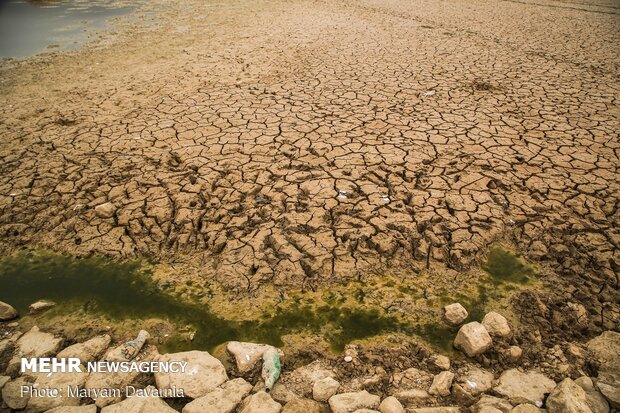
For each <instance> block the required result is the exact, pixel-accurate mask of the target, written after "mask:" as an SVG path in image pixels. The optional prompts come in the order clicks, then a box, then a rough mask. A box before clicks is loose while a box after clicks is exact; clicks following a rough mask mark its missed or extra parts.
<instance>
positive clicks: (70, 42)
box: [0, 0, 135, 58]
mask: <svg viewBox="0 0 620 413" xmlns="http://www.w3.org/2000/svg"><path fill="white" fill-rule="evenodd" d="M132 3H133V5H132ZM134 8H135V2H130V1H119V0H56V1H54V0H48V1H45V0H38V1H37V0H0V57H17V58H19V57H26V56H30V55H33V54H36V53H40V52H43V51H45V50H46V49H48V48H56V47H58V48H60V49H64V50H74V49H77V48H79V47H81V46H82V45H83V44H84V43H85V42H86V41H87V40H88V39H89V36H90V35H91V34H92V33H93V32H94V31H95V30H101V29H103V28H105V26H106V24H107V22H108V21H109V19H110V18H112V17H117V16H122V15H125V14H127V13H129V12H130V11H132V10H133V9H134Z"/></svg>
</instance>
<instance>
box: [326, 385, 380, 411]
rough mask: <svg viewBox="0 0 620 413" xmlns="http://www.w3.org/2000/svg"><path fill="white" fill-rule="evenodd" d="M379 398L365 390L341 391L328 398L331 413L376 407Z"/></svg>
mask: <svg viewBox="0 0 620 413" xmlns="http://www.w3.org/2000/svg"><path fill="white" fill-rule="evenodd" d="M380 401H381V398H380V397H379V396H375V395H374V394H370V393H368V392H367V391H366V390H363V391H359V392H351V393H342V394H337V395H335V396H332V397H331V398H330V399H329V407H330V408H331V409H332V412H333V413H351V412H353V411H355V410H358V409H376V408H377V407H379V402H380Z"/></svg>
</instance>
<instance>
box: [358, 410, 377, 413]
mask: <svg viewBox="0 0 620 413" xmlns="http://www.w3.org/2000/svg"><path fill="white" fill-rule="evenodd" d="M353 413H381V412H380V411H378V410H372V409H357V410H356V411H354V412H353Z"/></svg>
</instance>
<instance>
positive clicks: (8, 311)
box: [0, 301, 17, 321]
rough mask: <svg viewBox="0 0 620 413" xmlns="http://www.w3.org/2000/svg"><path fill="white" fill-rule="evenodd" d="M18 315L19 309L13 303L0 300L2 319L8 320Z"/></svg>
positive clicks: (0, 318)
mask: <svg viewBox="0 0 620 413" xmlns="http://www.w3.org/2000/svg"><path fill="white" fill-rule="evenodd" d="M15 317H17V310H16V309H14V308H13V307H12V306H11V305H9V304H7V303H5V302H3V301H0V321H8V320H12V319H14V318H15Z"/></svg>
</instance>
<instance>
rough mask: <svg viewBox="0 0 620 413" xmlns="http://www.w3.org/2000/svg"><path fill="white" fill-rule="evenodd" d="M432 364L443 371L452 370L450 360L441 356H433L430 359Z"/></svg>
mask: <svg viewBox="0 0 620 413" xmlns="http://www.w3.org/2000/svg"><path fill="white" fill-rule="evenodd" d="M430 362H431V363H432V364H433V365H434V366H435V367H437V368H439V369H441V370H450V359H449V358H448V357H446V356H443V355H441V354H433V355H432V356H431V357H430Z"/></svg>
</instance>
